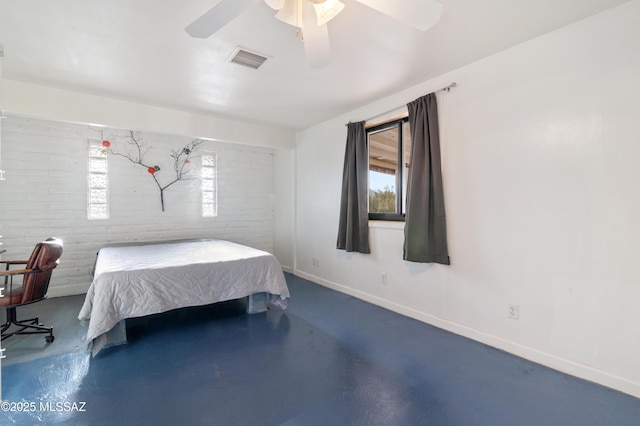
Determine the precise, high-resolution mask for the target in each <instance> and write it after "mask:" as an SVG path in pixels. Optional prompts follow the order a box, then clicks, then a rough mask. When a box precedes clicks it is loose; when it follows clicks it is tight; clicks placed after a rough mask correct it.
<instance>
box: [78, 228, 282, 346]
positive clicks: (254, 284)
mask: <svg viewBox="0 0 640 426" xmlns="http://www.w3.org/2000/svg"><path fill="white" fill-rule="evenodd" d="M241 298H247V312H249V313H256V312H263V311H265V310H266V309H267V307H268V306H275V307H278V308H280V309H286V307H287V303H288V300H289V289H288V288H287V283H286V281H285V278H284V274H283V272H282V268H281V266H280V263H279V262H278V261H277V259H276V258H275V257H274V256H273V255H271V254H270V253H267V252H265V251H261V250H257V249H254V248H251V247H247V246H243V245H240V244H236V243H232V242H229V241H225V240H183V241H170V242H162V243H137V244H135V245H130V244H127V245H110V246H105V247H103V248H101V249H100V251H99V252H98V256H97V259H96V264H95V267H94V274H93V282H92V283H91V286H90V287H89V290H88V292H87V295H86V298H85V301H84V305H83V306H82V309H81V310H80V314H79V315H78V319H80V320H81V321H84V322H87V323H88V330H87V341H88V343H89V344H90V345H91V346H92V352H93V355H94V356H95V355H96V354H97V353H98V352H99V351H100V350H101V349H103V348H104V347H106V346H110V345H114V344H121V343H126V329H125V319H127V318H135V317H141V316H145V315H151V314H157V313H161V312H166V311H169V310H172V309H177V308H183V307H188V306H201V305H207V304H211V303H215V302H222V301H227V300H233V299H241Z"/></svg>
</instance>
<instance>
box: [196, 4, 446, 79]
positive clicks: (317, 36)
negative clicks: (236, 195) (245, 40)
mask: <svg viewBox="0 0 640 426" xmlns="http://www.w3.org/2000/svg"><path fill="white" fill-rule="evenodd" d="M258 1H259V0H222V1H221V2H220V3H218V4H217V5H216V6H214V7H213V8H211V9H210V10H209V11H208V12H206V13H205V14H204V15H202V16H200V17H199V18H198V19H196V20H195V21H193V22H192V23H191V24H189V25H187V27H186V28H185V31H186V32H187V33H188V34H189V35H190V36H191V37H196V38H208V37H210V36H212V35H213V34H215V33H216V32H217V31H218V30H220V29H221V28H222V27H224V26H225V25H226V24H228V23H229V22H231V21H232V20H233V19H234V18H235V17H236V16H238V15H240V13H242V11H244V10H245V9H246V8H248V7H249V6H251V5H252V4H254V3H257V2H258ZM264 1H265V3H267V4H268V5H269V7H271V8H272V9H274V10H277V11H278V12H277V13H276V18H277V19H279V20H281V21H283V22H285V23H287V24H289V25H293V26H294V27H296V28H297V29H298V30H297V32H296V34H300V38H301V39H302V40H303V41H304V48H305V55H306V57H307V63H308V65H309V67H310V68H322V67H324V66H326V65H327V64H328V63H329V62H330V59H331V53H330V46H329V32H328V30H327V22H329V21H330V20H331V19H333V18H334V17H335V16H336V15H338V14H339V13H340V12H341V11H342V9H343V8H344V4H343V3H342V2H341V1H339V0H264ZM356 1H357V2H359V3H362V4H364V5H366V6H368V7H370V8H372V9H375V10H377V11H378V12H381V13H384V14H385V15H388V16H390V17H392V18H395V19H397V20H399V21H401V22H403V23H405V24H407V25H410V26H412V27H414V28H417V29H418V30H421V31H426V30H427V29H429V28H431V27H432V26H433V25H435V24H436V23H437V22H438V21H439V20H440V15H441V14H442V4H441V3H439V2H438V1H436V0H356ZM299 31H301V33H300V32H299Z"/></svg>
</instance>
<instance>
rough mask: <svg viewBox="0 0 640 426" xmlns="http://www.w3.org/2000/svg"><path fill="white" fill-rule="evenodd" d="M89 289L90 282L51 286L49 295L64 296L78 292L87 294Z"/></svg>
mask: <svg viewBox="0 0 640 426" xmlns="http://www.w3.org/2000/svg"><path fill="white" fill-rule="evenodd" d="M88 290H89V284H86V283H83V284H67V285H56V286H51V287H49V290H48V291H47V297H64V296H73V295H76V294H85V293H86V292H87V291H88Z"/></svg>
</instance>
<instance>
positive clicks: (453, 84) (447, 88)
mask: <svg viewBox="0 0 640 426" xmlns="http://www.w3.org/2000/svg"><path fill="white" fill-rule="evenodd" d="M456 86H457V84H456V82H455V81H454V82H452V83H451V84H449V85H448V86H445V87H443V88H441V89H438V90H434V91H433V93H436V92H449V91H450V90H451V89H452V88H454V87H456ZM403 106H404V105H403ZM399 108H402V107H397V108H394V109H391V110H389V111H386V112H383V113H381V114H378V115H376V116H375V117H372V118H370V119H369V120H365V121H370V120H373V119H374V118H378V117H380V116H382V115H386V114H389V113H392V112H394V111H396V110H397V109H399ZM349 123H351V121H350V122H349ZM349 123H346V124H345V126H348V125H349Z"/></svg>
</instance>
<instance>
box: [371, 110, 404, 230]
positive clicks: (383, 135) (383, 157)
mask: <svg viewBox="0 0 640 426" xmlns="http://www.w3.org/2000/svg"><path fill="white" fill-rule="evenodd" d="M367 142H368V144H367V145H368V147H369V219H371V220H397V221H403V220H404V214H405V204H406V200H405V198H406V197H405V194H406V193H407V175H408V171H409V164H410V163H411V161H410V160H411V134H410V133H409V122H408V119H407V118H402V119H399V120H394V121H391V122H388V123H384V124H381V125H379V126H375V127H371V128H369V129H367Z"/></svg>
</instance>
